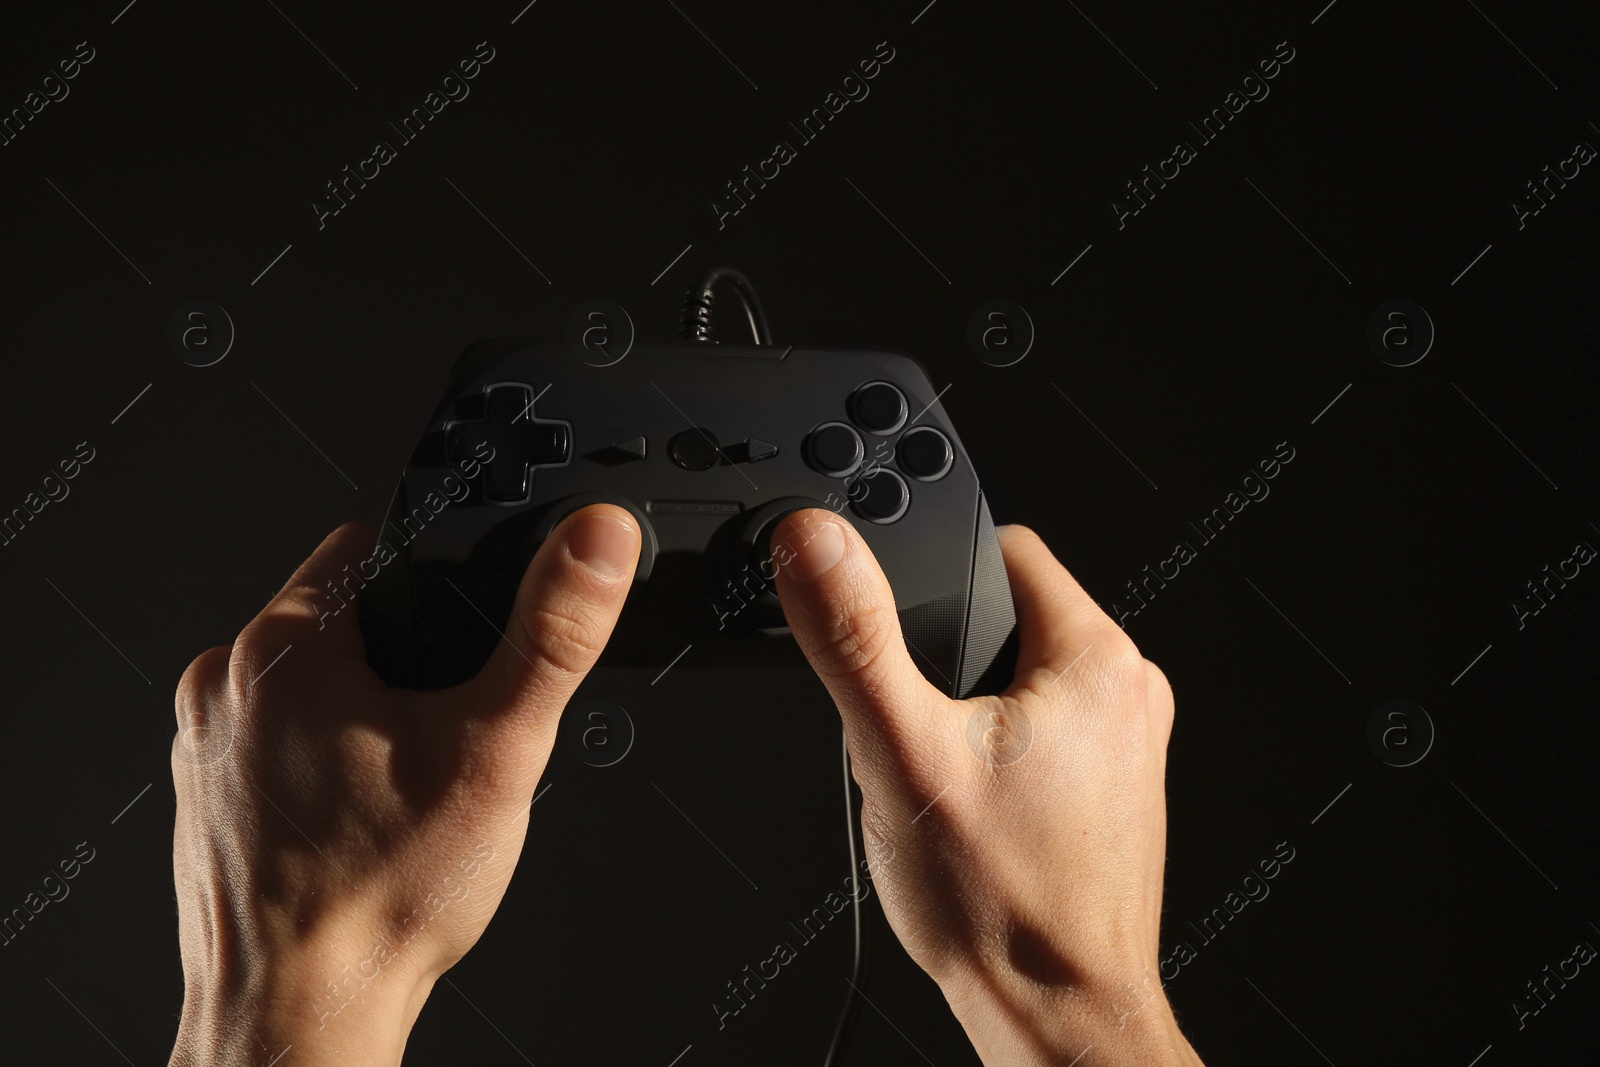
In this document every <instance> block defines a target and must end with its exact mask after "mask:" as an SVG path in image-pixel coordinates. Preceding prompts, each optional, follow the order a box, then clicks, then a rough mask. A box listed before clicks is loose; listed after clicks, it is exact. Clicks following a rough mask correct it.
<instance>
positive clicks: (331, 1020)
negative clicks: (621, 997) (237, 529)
mask: <svg viewBox="0 0 1600 1067" xmlns="http://www.w3.org/2000/svg"><path fill="white" fill-rule="evenodd" d="M372 545H373V534H372V531H371V530H369V529H367V528H365V527H362V526H360V525H358V524H354V523H351V524H347V525H345V526H342V527H340V528H339V529H338V530H337V531H335V532H334V533H333V534H332V535H330V536H329V537H328V539H327V540H326V541H324V542H323V543H322V545H321V547H319V548H318V549H317V551H316V553H315V554H314V555H313V556H312V557H311V558H310V559H309V560H307V561H306V563H305V564H304V565H303V566H302V567H301V568H300V569H299V571H297V572H296V573H295V575H294V577H293V578H291V579H290V580H289V583H288V584H287V585H286V586H284V588H283V590H282V591H281V592H280V593H279V594H278V595H277V597H276V598H274V599H273V601H272V602H271V603H270V604H268V605H267V607H266V608H265V609H264V610H263V611H262V612H261V614H260V615H258V616H257V617H256V618H255V619H254V621H252V622H251V623H250V624H249V625H248V626H246V627H245V629H244V631H243V632H242V633H241V634H240V635H239V637H238V639H237V640H236V641H235V642H234V644H233V645H232V647H231V648H229V647H221V648H213V649H211V650H210V651H208V652H206V653H204V654H202V655H201V656H200V657H198V658H197V659H196V660H195V661H194V663H192V664H191V665H190V667H189V669H188V670H187V671H186V672H185V673H184V676H183V679H182V681H181V682H180V683H179V685H178V692H177V698H176V705H177V712H178V720H179V725H180V731H179V734H178V737H177V739H176V740H175V741H174V744H173V754H172V776H173V782H174V785H175V787H176V790H177V800H178V805H177V806H178V815H177V826H176V829H175V832H174V835H173V872H174V876H175V878H176V882H177V890H178V935H179V940H180V944H181V947H182V954H183V969H184V1005H183V1016H182V1019H181V1021H180V1023H179V1029H178V1041H177V1047H176V1049H175V1050H174V1052H173V1056H172V1061H171V1062H172V1064H174V1065H183V1067H210V1065H213V1064H228V1065H236V1064H240V1065H242V1064H264V1063H267V1062H269V1061H271V1060H273V1058H274V1057H275V1056H278V1055H280V1054H281V1053H282V1052H283V1051H284V1049H285V1047H286V1046H292V1047H293V1048H294V1056H293V1059H292V1061H289V1062H293V1063H294V1064H296V1065H297V1067H299V1065H318V1064H331V1063H335V1062H338V1063H341V1064H383V1065H393V1064H398V1063H399V1062H400V1057H401V1054H402V1053H403V1051H404V1048H405V1041H406V1036H407V1035H408V1034H409V1032H410V1030H411V1026H412V1024H413V1023H414V1022H415V1021H416V1017H417V1013H418V1012H419V1011H420V1010H421V1008H422V1004H423V1002H424V1001H425V1000H426V999H427V996H428V993H429V991H430V989H431V988H432V986H433V983H434V981H435V980H436V979H437V978H438V977H439V976H440V975H441V974H443V973H444V972H445V971H446V970H448V969H449V968H450V967H451V966H452V965H454V964H455V963H456V962H457V961H458V960H460V959H461V957H462V956H463V955H464V954H465V953H466V952H467V950H468V949H470V948H471V947H472V946H473V944H474V943H476V941H477V939H478V937H479V935H481V934H482V933H483V930H484V927H485V926H486V925H487V924H488V922H489V919H490V917H491V916H492V915H493V914H494V911H495V909H496V907H498V905H499V903H500V900H501V897H502V896H503V895H504V894H505V890H506V886H507V883H508V882H509V880H510V878H511V872H512V870H513V868H514V867H515V866H516V861H517V857H518V855H519V853H520V852H521V850H522V844H523V840H524V837H525V835H526V831H527V826H528V818H529V809H530V806H531V803H532V799H531V798H532V796H533V790H534V787H535V786H536V784H537V783H538V781H539V777H540V775H541V774H542V773H543V772H544V767H545V763H546V761H547V760H548V759H549V756H550V749H551V746H552V744H553V743H554V740H555V735H556V730H557V725H558V721H559V717H560V714H561V710H562V708H563V707H564V706H565V705H566V703H567V700H568V698H569V697H570V696H571V695H572V693H573V691H574V690H575V689H576V688H577V687H578V684H579V683H580V682H581V681H582V680H583V678H584V675H585V674H586V673H587V672H588V670H589V669H590V668H591V667H592V666H593V665H594V662H595V660H596V658H597V657H598V656H599V654H600V651H601V649H602V648H603V647H604V646H605V643H606V641H607V639H608V638H609V637H610V635H611V631H612V628H613V626H614V625H615V623H616V619H617V615H618V613H619V612H620V611H621V608H622V604H623V601H624V599H625V598H626V596H627V593H628V589H629V586H630V584H631V581H632V577H633V571H634V567H635V565H636V564H637V562H638V553H639V529H638V526H637V524H636V523H635V522H634V520H633V519H632V518H631V517H629V515H628V513H627V512H626V511H624V510H623V509H621V508H617V507H612V506H610V505H597V506H594V507H590V508H585V509H583V510H582V511H580V512H578V513H576V514H575V515H572V516H569V517H568V518H567V519H566V520H565V521H564V522H562V523H561V524H560V525H559V526H558V527H557V528H556V530H555V531H554V532H553V533H552V534H551V536H550V538H549V539H548V540H547V541H546V542H545V544H544V545H543V546H542V547H541V548H540V550H539V553H538V555H537V556H535V557H534V559H533V561H532V563H531V564H530V565H529V566H528V569H527V572H526V573H525V574H524V575H523V578H522V584H521V586H520V588H519V590H518V593H517V599H516V604H515V607H514V608H513V610H512V614H511V619H510V622H509V623H508V624H507V634H506V636H505V639H504V640H503V641H501V642H500V644H499V645H498V646H496V649H495V652H494V654H493V656H492V657H491V658H490V660H489V662H488V663H487V664H485V666H484V668H483V670H482V671H480V672H479V674H478V676H477V677H476V678H474V679H473V680H471V681H469V682H466V683H463V684H462V685H460V686H457V687H455V688H453V689H447V690H443V691H441V692H436V693H418V692H411V691H408V690H402V689H389V688H386V687H385V685H384V683H383V682H382V681H381V680H380V679H379V678H378V677H377V675H376V674H374V673H373V671H372V670H371V668H369V667H368V666H367V661H366V656H365V652H364V645H363V642H362V636H361V631H360V629H359V627H358V624H357V617H356V610H355V606H354V605H352V606H351V609H350V610H346V611H340V612H339V613H338V614H337V615H333V614H327V615H324V613H323V610H322V608H323V607H324V606H327V605H331V604H332V603H333V602H332V601H331V600H329V599H328V598H327V597H326V596H325V594H324V592H323V587H324V585H325V583H328V582H330V581H331V580H335V579H337V578H339V577H341V569H342V568H343V567H344V566H345V565H346V564H349V565H350V566H351V567H352V568H354V567H355V565H356V564H357V562H358V561H360V560H362V559H363V558H364V557H365V556H366V555H367V553H368V552H369V551H370V550H371V547H372ZM485 625H488V624H487V623H485Z"/></svg>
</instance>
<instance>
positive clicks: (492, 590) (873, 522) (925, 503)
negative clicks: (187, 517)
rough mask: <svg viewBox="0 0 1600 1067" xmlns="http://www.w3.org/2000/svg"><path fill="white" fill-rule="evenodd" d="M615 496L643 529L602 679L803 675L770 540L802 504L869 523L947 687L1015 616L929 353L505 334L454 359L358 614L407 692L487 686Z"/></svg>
mask: <svg viewBox="0 0 1600 1067" xmlns="http://www.w3.org/2000/svg"><path fill="white" fill-rule="evenodd" d="M599 502H609V503H612V504H616V505H617V506H619V507H622V508H626V509H627V510H628V511H629V512H630V513H631V514H632V515H633V517H634V519H635V520H636V521H637V522H638V523H639V528H640V530H641V532H642V534H643V549H642V552H641V555H640V559H639V566H638V572H637V577H636V584H635V588H634V589H633V591H632V592H631V593H630V596H629V601H628V604H627V606H626V608H625V609H624V611H623V613H622V618H621V620H620V621H619V623H618V626H617V629H616V632H615V634H614V636H613V638H612V640H611V642H610V644H609V645H608V646H607V649H606V652H605V655H604V657H603V658H602V660H601V664H602V665H603V666H604V665H609V666H613V667H616V666H633V667H646V666H648V667H656V668H658V669H659V668H661V667H665V666H666V665H667V664H668V662H669V661H671V660H672V659H673V657H674V656H677V655H679V654H680V653H681V652H682V651H683V650H684V649H685V647H686V646H692V648H693V650H694V652H693V654H694V658H695V665H696V666H701V667H704V666H715V665H718V664H728V665H735V666H753V665H760V664H761V663H762V662H763V657H764V656H772V655H776V656H779V657H780V658H784V661H785V662H790V661H792V658H793V655H794V653H793V652H792V651H790V650H792V648H793V645H794V642H793V638H792V637H791V636H789V634H788V631H787V628H786V626H785V624H784V617H783V610H782V606H781V605H780V604H779V602H778V600H777V597H776V595H775V593H774V592H773V588H774V583H773V578H774V576H775V575H774V570H773V563H772V559H771V549H770V544H769V541H770V537H771V534H772V531H773V529H774V527H775V526H776V524H777V522H778V521H779V520H780V519H781V518H783V517H784V516H785V515H787V514H789V513H791V512H793V511H795V510H797V509H800V508H805V507H821V508H828V509H829V510H832V511H834V512H836V513H838V514H839V515H840V516H841V517H843V518H845V519H847V520H849V521H850V522H852V523H853V524H854V525H855V527H856V529H858V530H859V531H860V533H861V535H862V537H863V538H864V539H865V541H866V542H867V544H868V545H869V546H871V548H872V551H873V554H874V555H875V556H876V557H877V559H878V561H879V563H880V565H881V566H882V567H883V570H884V572H885V574H886V575H887V577H888V579H889V582H890V585H891V587H892V588H893V590H894V594H895V599H896V603H897V605H898V610H899V615H900V621H901V624H902V627H903V630H904V633H905V637H906V641H907V644H908V645H909V646H910V648H911V650H912V656H913V659H914V660H915V661H916V662H917V664H918V666H919V668H920V669H921V670H922V672H923V674H924V675H925V676H926V677H927V678H928V679H929V681H930V682H932V683H933V684H934V685H936V686H937V687H939V688H940V689H941V690H943V691H944V692H946V693H949V694H951V695H952V696H956V697H963V696H966V695H968V694H970V693H972V692H974V691H975V690H976V689H977V688H978V687H979V685H980V680H981V679H983V678H984V675H985V673H986V672H987V671H989V670H990V669H991V667H993V666H994V665H995V664H996V660H997V658H998V657H999V654H1000V652H1001V649H1002V646H1003V645H1004V644H1005V642H1006V638H1007V636H1008V635H1009V634H1010V633H1011V632H1012V629H1013V626H1014V622H1015V616H1014V613H1013V610H1012V604H1011V596H1010V590H1009V587H1008V585H1007V580H1006V573H1005V567H1004V565H1003V563H1002V561H1001V557H1000V550H999V545H998V543H997V541H996V538H995V532H994V524H993V522H992V521H991V519H990V517H989V510H988V507H987V506H986V504H985V502H984V496H983V492H982V490H981V489H980V488H979V485H978V480H977V476H976V474H975V473H974V471H973V470H972V467H971V465H970V464H969V463H968V461H967V456H966V453H965V452H964V451H963V449H962V446H961V441H960V438H959V437H958V436H957V435H956V432H955V429H954V427H953V426H952V425H951V424H950V421H949V419H948V418H947V416H946V415H945V412H944V410H943V408H942V407H941V405H940V403H939V397H938V395H937V394H936V392H935V390H934V389H933V387H932V385H931V384H930V382H929V381H928V378H927V376H926V374H925V373H924V372H923V371H922V369H921V367H920V366H919V365H918V364H917V363H916V361H915V360H913V359H912V358H911V357H909V356H906V355H902V354H898V353H894V352H888V351H878V350H871V349H823V348H815V349H802V348H797V347H794V346H790V347H786V348H785V347H780V346H775V345H730V344H716V345H710V344H699V345H696V344H676V345H668V346H660V347H653V348H651V347H644V348H635V349H634V350H633V351H632V352H631V353H629V354H628V355H627V357H626V358H625V359H622V360H620V361H618V362H616V363H615V364H612V365H610V366H595V365H592V364H591V363H589V362H586V361H585V360H584V359H582V358H580V357H579V355H577V354H575V353H574V352H573V351H572V350H571V349H570V348H569V347H568V346H567V345H565V344H562V343H559V342H553V343H543V344H541V343H530V342H524V341H517V340H497V341H488V342H481V343H479V344H476V345H474V346H472V347H471V348H469V349H468V350H467V351H466V352H464V353H463V354H462V356H461V357H460V359H459V360H458V361H457V365H456V368H455V371H454V373H453V375H452V378H451V382H450V387H449V389H448V391H447V393H446V396H445V398H444V400H443V401H442V402H441V403H440V404H439V406H438V407H437V409H436V410H435V411H434V413H433V415H432V416H431V417H430V418H429V420H428V423H427V426H426V429H425V430H424V432H423V435H422V439H421V441H420V442H419V443H418V445H417V447H416V449H415V451H414V452H413V454H412V456H411V460H410V462H409V464H408V465H407V466H406V469H405V473H404V475H403V476H402V477H401V480H400V485H399V487H398V488H397V490H396V491H395V496H394V500H393V503H392V504H391V507H390V510H389V515H388V519H387V521H386V522H385V524H384V527H383V530H382V532H381V534H380V537H379V546H378V550H377V551H376V552H375V554H374V562H375V563H376V564H377V565H378V573H377V574H376V575H375V576H373V578H372V580H371V582H370V588H368V589H366V590H365V592H364V594H363V600H362V626H363V631H364V633H365V636H366V641H367V649H368V658H369V660H370V662H371V663H372V664H373V666H374V668H375V669H376V670H377V671H378V673H379V674H380V675H381V676H382V677H383V678H384V679H385V680H386V681H387V682H389V683H390V684H392V685H403V686H407V687H411V688H426V689H432V688H441V687H444V686H448V685H453V684H456V683H458V682H461V681H463V680H465V679H467V678H469V677H471V676H472V675H474V674H475V673H476V672H477V671H478V669H479V668H480V667H481V666H482V665H483V664H484V662H486V660H487V659H488V657H489V655H490V654H491V652H492V651H493V650H494V646H495V644H496V643H497V642H498V641H500V640H501V639H502V635H503V633H504V630H505V625H506V620H507V618H508V616H509V614H510V610H511V606H512V602H513V600H514V598H515V595H516V591H517V587H518V584H519V582H520V580H521V577H522V573H523V571H524V570H525V569H526V567H527V564H528V562H529V560H530V559H531V558H532V557H533V554H534V552H535V551H536V550H537V549H538V547H539V545H540V543H541V542H542V541H543V540H544V539H545V538H546V537H547V536H548V535H549V533H550V531H551V530H552V529H553V528H554V527H555V525H556V524H557V523H559V522H560V521H561V520H562V519H563V518H564V517H566V516H567V515H568V514H570V513H571V512H573V511H574V510H576V509H578V508H580V507H583V506H585V505H588V504H593V503H599ZM1008 680H1009V676H1007V677H1005V678H999V679H997V681H998V683H999V685H1000V686H1003V685H1004V684H1005V682H1006V681H1008Z"/></svg>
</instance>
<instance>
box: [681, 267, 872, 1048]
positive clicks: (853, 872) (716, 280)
mask: <svg viewBox="0 0 1600 1067" xmlns="http://www.w3.org/2000/svg"><path fill="white" fill-rule="evenodd" d="M723 282H727V283H728V284H730V285H731V286H733V291H734V293H735V294H736V295H737V296H738V297H739V302H740V304H742V305H743V306H744V314H745V318H746V319H747V320H748V321H749V324H750V334H751V336H752V337H753V338H754V339H755V343H756V344H758V345H770V344H772V330H771V328H770V327H769V326H768V325H767V313H766V311H765V309H763V308H762V306H761V298H760V297H758V296H757V295H756V290H755V286H753V285H751V284H750V279H749V278H746V277H745V276H744V273H743V272H742V271H738V270H735V269H734V268H732V267H713V268H712V269H711V270H709V271H707V272H706V274H705V276H704V277H703V278H701V279H700V282H699V284H698V285H696V286H695V287H694V288H693V289H690V290H689V294H688V296H687V297H686V298H685V300H684V303H683V319H682V325H681V328H680V330H679V335H680V336H681V337H682V338H683V339H684V340H685V341H694V342H697V343H702V344H716V343H717V342H716V341H715V340H714V339H713V338H712V336H711V313H712V308H713V307H714V306H715V304H716V294H715V293H714V292H713V291H712V290H714V289H715V288H716V286H717V285H719V284H721V283H723ZM839 752H840V762H841V764H842V767H843V770H844V821H845V838H846V840H847V841H849V843H850V878H851V883H852V884H853V885H854V886H855V887H856V891H855V892H852V893H851V894H850V912H851V917H852V919H853V925H854V927H855V943H854V948H853V950H852V955H851V962H850V979H849V982H850V992H849V993H848V994H846V996H845V1000H844V1007H843V1009H841V1010H840V1012H839V1022H838V1024H837V1025H835V1026H834V1029H833V1040H832V1041H830V1042H829V1043H828V1055H827V1056H826V1058H824V1059H823V1061H822V1067H837V1065H838V1064H839V1062H840V1061H841V1058H842V1057H843V1055H844V1050H845V1045H846V1044H847V1043H848V1042H849V1040H850V1034H851V1031H852V1030H853V1029H854V1028H855V1021H856V1017H857V1016H858V1015H859V1014H860V1010H861V997H862V992H861V986H862V984H863V983H864V982H865V981H866V974H867V922H866V917H865V916H863V915H862V913H861V900H862V897H863V893H862V892H861V884H860V879H861V877H862V874H861V871H860V866H861V856H862V854H863V853H864V852H866V841H865V839H864V838H863V837H862V830H861V791H860V789H858V788H857V787H856V782H855V775H854V774H853V773H852V772H851V770H850V747H849V745H848V744H847V743H846V741H845V735H844V733H843V731H842V730H841V731H840V735H839Z"/></svg>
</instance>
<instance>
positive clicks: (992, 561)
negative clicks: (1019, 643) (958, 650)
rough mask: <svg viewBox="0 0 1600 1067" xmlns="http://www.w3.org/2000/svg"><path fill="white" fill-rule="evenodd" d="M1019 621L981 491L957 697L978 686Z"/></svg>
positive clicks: (964, 695)
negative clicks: (965, 637) (1012, 603)
mask: <svg viewBox="0 0 1600 1067" xmlns="http://www.w3.org/2000/svg"><path fill="white" fill-rule="evenodd" d="M1016 624H1017V613H1016V610H1015V609H1014V608H1013V607H1012V605H1011V583H1010V582H1009V581H1008V580H1007V578H1006V565H1005V560H1004V559H1003V558H1001V555H1000V541H999V539H998V538H996V537H995V533H994V520H993V519H991V518H990V517H989V505H988V504H987V503H985V502H984V499H983V494H982V493H979V494H978V529H977V542H976V544H975V546H974V550H973V553H972V596H971V597H970V598H969V599H968V601H967V627H966V635H967V639H966V645H965V648H964V651H963V653H962V657H961V673H960V676H959V677H958V678H957V683H958V688H957V693H956V695H957V696H958V697H966V696H969V695H970V694H971V693H972V691H973V689H974V688H976V686H977V684H978V680H979V679H980V678H982V677H983V674H984V672H985V671H987V670H988V669H989V667H990V665H992V664H993V663H994V661H995V658H996V657H997V656H998V655H999V654H1000V649H1001V646H1002V645H1004V644H1005V642H1006V638H1007V637H1009V636H1011V631H1012V629H1013V628H1015V626H1016Z"/></svg>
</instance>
